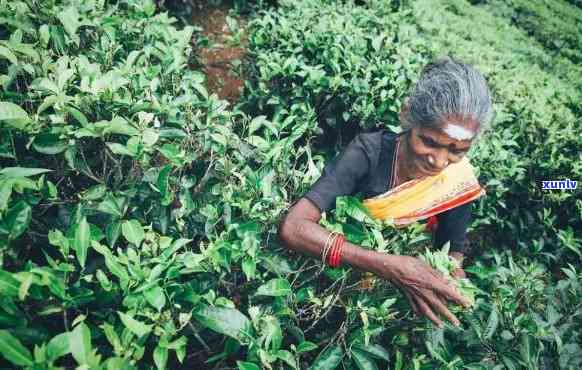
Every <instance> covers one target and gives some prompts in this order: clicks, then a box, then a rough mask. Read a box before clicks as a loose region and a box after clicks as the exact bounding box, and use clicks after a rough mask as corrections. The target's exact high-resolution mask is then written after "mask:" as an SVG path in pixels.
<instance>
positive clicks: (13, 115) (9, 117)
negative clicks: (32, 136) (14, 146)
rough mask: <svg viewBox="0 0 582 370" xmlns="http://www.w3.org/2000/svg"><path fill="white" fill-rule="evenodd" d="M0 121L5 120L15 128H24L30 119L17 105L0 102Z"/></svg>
mask: <svg viewBox="0 0 582 370" xmlns="http://www.w3.org/2000/svg"><path fill="white" fill-rule="evenodd" d="M0 122H6V123H7V124H9V125H10V126H12V127H14V128H16V129H25V128H26V126H27V125H28V123H30V122H31V119H30V117H29V116H28V113H26V111H25V110H24V109H22V108H20V107H19V106H18V105H16V104H14V103H9V102H0Z"/></svg>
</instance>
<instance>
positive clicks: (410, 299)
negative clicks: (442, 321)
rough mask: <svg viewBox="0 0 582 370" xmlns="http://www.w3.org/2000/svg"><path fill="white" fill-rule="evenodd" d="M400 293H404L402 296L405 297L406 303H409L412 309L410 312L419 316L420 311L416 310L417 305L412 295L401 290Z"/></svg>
mask: <svg viewBox="0 0 582 370" xmlns="http://www.w3.org/2000/svg"><path fill="white" fill-rule="evenodd" d="M401 291H402V292H404V295H405V296H406V298H408V302H409V303H410V307H412V311H414V313H415V314H417V315H420V310H419V309H418V304H417V303H416V302H415V301H414V298H413V297H412V294H410V293H409V292H408V291H406V290H405V289H401Z"/></svg>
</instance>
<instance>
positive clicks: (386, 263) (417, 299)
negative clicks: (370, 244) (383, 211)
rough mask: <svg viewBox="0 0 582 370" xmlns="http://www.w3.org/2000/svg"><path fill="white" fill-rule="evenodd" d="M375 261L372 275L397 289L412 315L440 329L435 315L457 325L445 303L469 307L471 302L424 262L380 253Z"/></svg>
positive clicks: (439, 321)
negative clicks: (410, 309)
mask: <svg viewBox="0 0 582 370" xmlns="http://www.w3.org/2000/svg"><path fill="white" fill-rule="evenodd" d="M375 261H376V262H374V266H373V270H374V272H375V273H376V274H377V275H378V276H380V277H383V278H385V279H388V280H390V281H391V282H392V283H394V284H395V285H396V286H397V287H398V288H400V290H401V291H402V292H403V293H404V295H406V297H407V298H408V301H409V302H410V305H411V306H412V309H413V310H414V312H415V313H417V314H422V315H424V316H426V317H428V318H429V319H430V320H431V321H432V322H434V323H435V324H436V325H438V326H439V327H442V326H443V322H442V320H441V319H439V318H438V316H437V315H436V314H435V312H436V313H438V314H440V315H442V316H444V317H446V318H447V320H449V321H450V322H452V323H453V324H454V325H456V326H458V325H459V324H460V323H459V320H458V319H457V318H456V317H455V315H453V314H452V313H451V312H450V311H449V310H448V308H447V306H446V301H447V300H449V301H452V302H454V303H457V304H462V305H464V306H469V305H470V302H469V301H468V300H467V299H466V298H464V297H463V296H462V295H461V294H460V293H459V292H458V291H457V290H456V288H455V287H453V286H452V285H451V284H449V282H448V281H447V280H446V279H445V278H444V277H443V276H442V275H441V274H440V273H439V272H437V271H436V270H434V269H432V268H431V267H430V266H429V265H428V264H427V263H425V262H424V261H422V260H420V259H418V258H414V257H408V256H395V255H386V254H379V258H377V259H376V260H375Z"/></svg>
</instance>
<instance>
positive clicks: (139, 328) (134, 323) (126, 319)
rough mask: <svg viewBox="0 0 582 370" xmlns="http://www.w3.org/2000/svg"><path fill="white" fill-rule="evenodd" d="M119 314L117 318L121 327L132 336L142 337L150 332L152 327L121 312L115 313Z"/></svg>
mask: <svg viewBox="0 0 582 370" xmlns="http://www.w3.org/2000/svg"><path fill="white" fill-rule="evenodd" d="M117 313H118V314H119V318H120V319H121V322H122V323H123V325H125V327H126V328H128V329H129V331H131V332H132V333H133V334H135V335H137V336H138V337H140V338H141V337H143V336H144V335H146V334H148V333H149V332H151V331H152V327H153V325H147V324H144V323H143V322H141V321H138V320H136V319H134V318H133V317H131V316H130V315H127V314H124V313H123V312H119V311H117Z"/></svg>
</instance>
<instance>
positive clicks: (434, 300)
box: [420, 290, 461, 326]
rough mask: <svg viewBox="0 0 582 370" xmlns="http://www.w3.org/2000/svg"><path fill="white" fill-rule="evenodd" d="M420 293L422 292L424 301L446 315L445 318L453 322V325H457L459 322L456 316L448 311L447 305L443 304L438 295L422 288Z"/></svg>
mask: <svg viewBox="0 0 582 370" xmlns="http://www.w3.org/2000/svg"><path fill="white" fill-rule="evenodd" d="M420 294H422V298H423V299H424V300H425V301H427V302H428V303H430V305H431V306H432V307H433V308H434V310H435V311H437V312H438V313H439V314H441V315H443V316H444V317H446V318H447V320H449V321H450V322H452V323H453V325H455V326H459V325H460V324H461V323H460V322H459V320H458V319H457V317H456V316H455V315H453V314H452V313H451V311H449V309H448V308H447V306H445V304H444V303H443V302H442V301H441V299H440V297H438V296H437V295H436V294H434V293H433V292H432V291H430V290H424V291H422V292H421V293H420Z"/></svg>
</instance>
